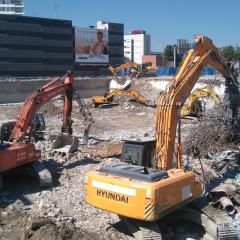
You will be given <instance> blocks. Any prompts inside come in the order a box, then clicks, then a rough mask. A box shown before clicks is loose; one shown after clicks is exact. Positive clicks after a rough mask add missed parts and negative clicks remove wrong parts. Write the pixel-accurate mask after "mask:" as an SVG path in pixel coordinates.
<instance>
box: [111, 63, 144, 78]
mask: <svg viewBox="0 0 240 240" xmlns="http://www.w3.org/2000/svg"><path fill="white" fill-rule="evenodd" d="M126 68H133V69H135V70H136V75H139V74H140V72H139V65H138V64H136V63H134V62H127V63H124V64H122V65H120V66H118V67H113V66H111V65H110V66H109V67H108V70H109V71H110V72H111V74H112V76H114V77H117V72H119V71H122V70H124V69H126Z"/></svg>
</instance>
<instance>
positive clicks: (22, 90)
mask: <svg viewBox="0 0 240 240" xmlns="http://www.w3.org/2000/svg"><path fill="white" fill-rule="evenodd" d="M49 81H50V79H49V78H45V79H31V80H19V79H8V80H2V81H0V104H5V103H19V102H24V101H25V99H26V98H27V97H28V96H29V95H30V94H32V93H33V92H34V91H36V90H37V89H38V88H39V87H41V86H43V85H44V84H46V83H48V82H49ZM109 82H110V78H78V79H76V80H75V89H76V90H79V91H80V96H81V97H82V98H88V97H92V96H97V95H99V96H103V95H104V93H105V92H106V91H107V90H108V87H109Z"/></svg>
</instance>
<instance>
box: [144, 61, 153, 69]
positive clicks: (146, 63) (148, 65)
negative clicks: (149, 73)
mask: <svg viewBox="0 0 240 240" xmlns="http://www.w3.org/2000/svg"><path fill="white" fill-rule="evenodd" d="M150 66H152V62H150V61H149V62H145V63H144V64H143V68H147V67H150Z"/></svg>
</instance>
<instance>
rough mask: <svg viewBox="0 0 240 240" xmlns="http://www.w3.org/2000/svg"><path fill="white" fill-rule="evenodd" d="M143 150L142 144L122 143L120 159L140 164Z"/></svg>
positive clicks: (132, 163)
mask: <svg viewBox="0 0 240 240" xmlns="http://www.w3.org/2000/svg"><path fill="white" fill-rule="evenodd" d="M143 150H144V146H141V145H136V144H128V143H124V145H123V150H122V157H121V159H122V161H123V162H125V163H129V164H131V165H139V166H142V164H143Z"/></svg>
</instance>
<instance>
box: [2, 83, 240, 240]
mask: <svg viewBox="0 0 240 240" xmlns="http://www.w3.org/2000/svg"><path fill="white" fill-rule="evenodd" d="M130 89H131V90H134V91H138V92H139V93H140V94H142V95H143V96H145V97H146V98H148V99H149V100H151V101H157V99H158V97H159V94H160V90H159V89H157V88H154V87H153V85H152V84H151V83H150V82H149V81H148V80H146V79H135V80H133V82H132V83H131V87H130ZM115 101H117V102H119V106H114V107H112V108H109V109H98V108H90V111H91V113H92V116H93V118H94V120H95V122H94V124H93V126H92V128H91V130H90V135H89V141H88V145H87V146H86V145H84V143H83V140H82V137H83V130H84V123H83V122H82V119H81V117H80V115H79V113H78V108H77V106H76V104H74V112H73V121H74V123H73V130H74V134H75V136H77V137H78V139H79V144H80V145H79V148H78V149H79V151H77V152H75V153H72V154H69V155H68V156H66V155H64V156H63V155H61V154H59V153H55V152H54V151H52V150H51V145H52V142H53V141H54V140H55V139H56V135H57V134H58V133H59V131H60V130H59V129H60V127H61V112H62V110H61V108H62V105H61V104H59V103H58V102H51V103H49V104H47V105H46V106H44V107H43V108H42V109H41V111H42V112H43V113H44V116H45V118H46V123H47V131H46V137H45V141H42V142H38V143H37V144H36V145H37V148H38V149H41V150H42V155H43V159H44V160H45V163H46V166H47V168H48V169H49V170H50V171H51V173H52V175H53V186H52V188H50V189H39V187H38V186H37V184H36V183H35V182H34V181H33V180H32V179H31V178H28V177H25V176H12V175H9V176H5V177H4V189H3V191H2V192H0V240H3V239H14V240H15V239H21V240H22V239H49V240H51V239H84V240H85V239H86V240H87V239H96V240H98V239H99V240H102V239H122V240H125V239H129V238H131V236H129V233H128V232H127V231H126V228H125V227H124V225H123V223H122V222H121V221H120V219H119V217H118V216H116V215H114V214H111V213H107V212H104V211H102V210H99V209H95V208H93V207H91V206H90V205H88V204H86V202H85V201H84V193H85V190H84V181H85V173H86V172H88V171H89V170H93V169H98V168H99V167H101V166H103V165H106V164H109V163H114V162H119V161H120V154H121V148H122V143H121V141H122V140H124V139H129V138H144V137H154V135H155V116H156V114H155V111H156V109H154V108H149V107H146V106H144V105H141V104H139V103H135V102H131V101H129V98H128V97H123V96H121V97H116V98H115ZM85 102H86V104H87V105H88V106H89V107H90V106H91V100H90V99H85ZM18 109H19V106H18V105H12V106H0V117H1V119H7V118H15V117H16V114H17V112H18ZM198 124H199V121H192V120H190V121H187V120H184V121H183V131H185V130H186V132H187V133H185V134H183V137H185V138H186V137H187V134H188V131H187V130H188V129H191V128H193V127H195V126H196V125H198ZM184 161H185V163H186V162H187V161H188V162H189V164H190V166H191V168H193V169H194V170H195V171H196V172H197V173H199V175H200V177H201V178H203V176H202V171H201V167H200V163H199V160H198V159H197V158H196V157H189V159H187V157H186V155H185V156H184ZM201 161H202V164H203V169H204V174H205V176H207V177H208V179H207V180H208V182H214V181H216V180H217V179H219V178H221V182H220V183H219V182H218V185H219V184H225V185H227V186H228V187H229V188H230V189H231V194H230V196H229V198H230V199H231V201H232V202H233V205H234V209H235V211H234V212H235V213H234V214H235V215H234V217H235V219H236V221H235V222H236V225H240V207H239V206H240V197H239V195H240V175H239V172H240V171H239V170H240V169H239V167H240V162H239V161H240V151H239V149H238V147H237V146H236V148H235V149H231V150H230V149H225V151H223V152H221V153H219V152H215V153H214V152H210V153H209V155H208V157H206V156H205V157H204V158H203V159H202V160H201ZM162 224H163V225H164V227H165V231H164V232H165V234H166V235H167V236H169V239H203V235H204V234H203V233H202V230H200V229H197V228H196V226H191V225H190V224H189V223H188V224H186V223H181V222H177V223H176V222H168V219H167V218H166V221H165V220H164V223H162ZM239 236H240V232H239Z"/></svg>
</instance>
